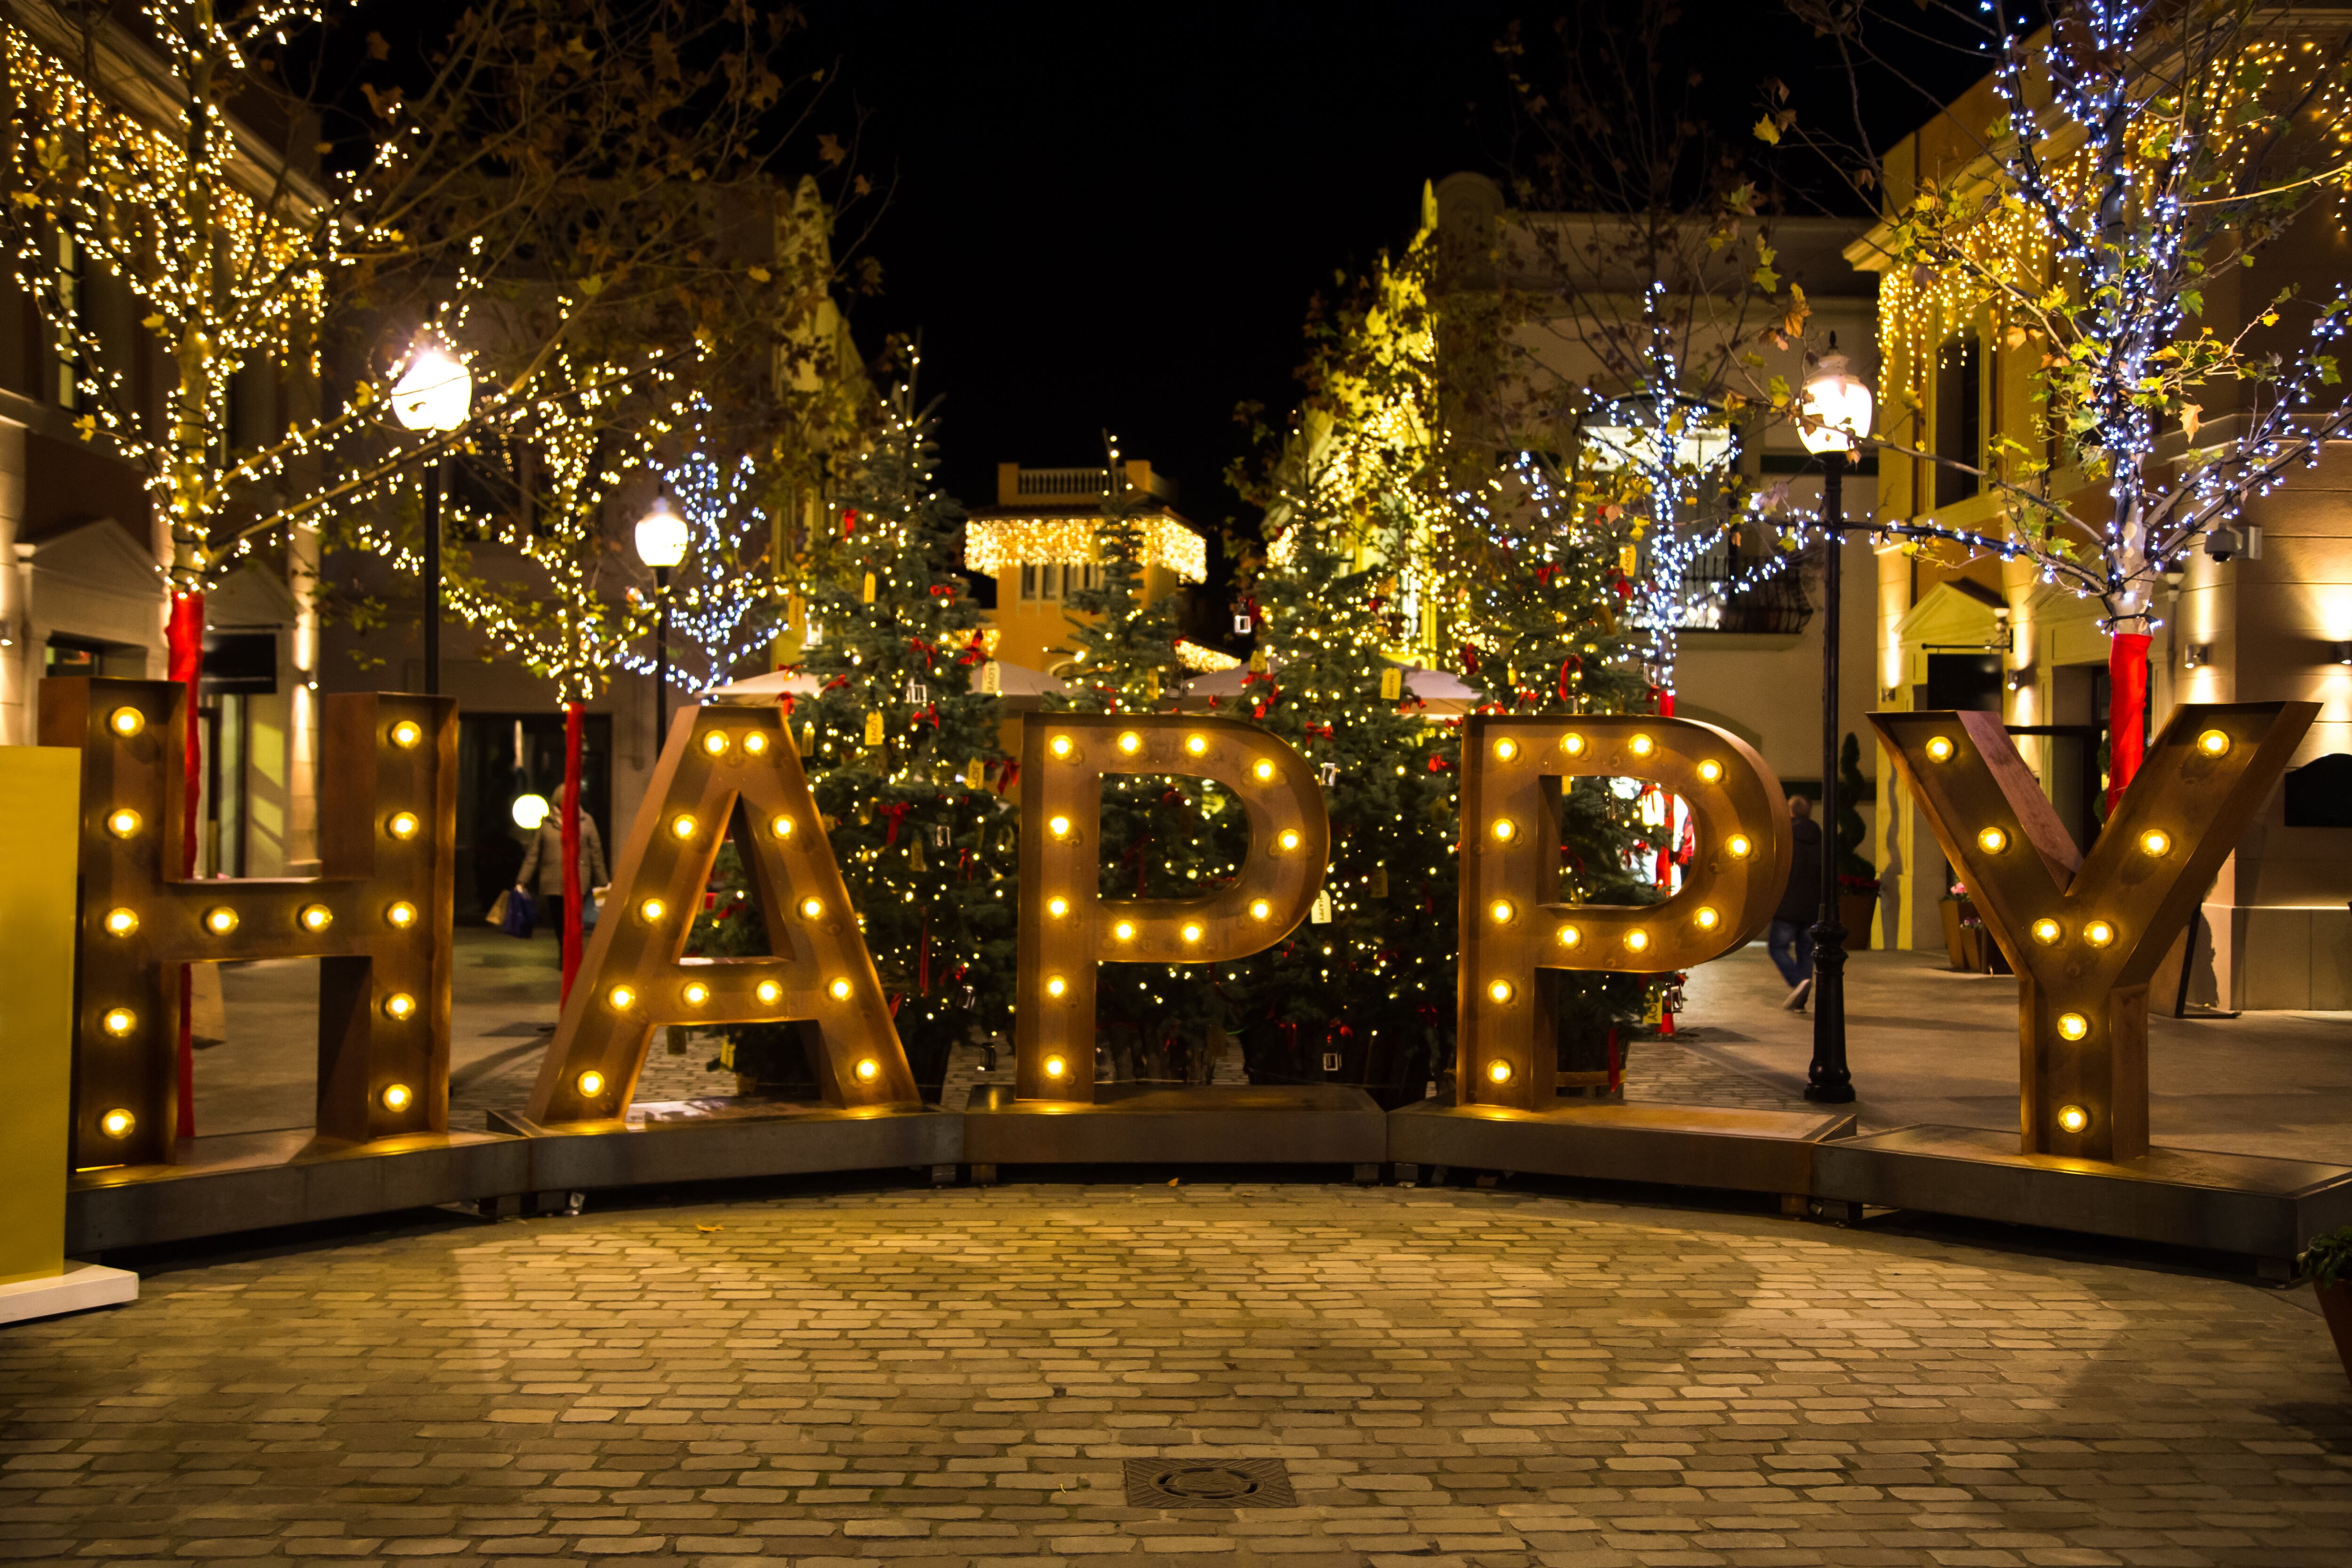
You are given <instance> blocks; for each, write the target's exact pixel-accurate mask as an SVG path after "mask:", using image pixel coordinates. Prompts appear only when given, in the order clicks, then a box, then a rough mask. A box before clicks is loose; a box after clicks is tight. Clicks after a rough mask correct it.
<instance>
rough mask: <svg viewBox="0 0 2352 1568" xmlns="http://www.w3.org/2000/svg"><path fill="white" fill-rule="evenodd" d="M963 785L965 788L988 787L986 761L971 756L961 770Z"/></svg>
mask: <svg viewBox="0 0 2352 1568" xmlns="http://www.w3.org/2000/svg"><path fill="white" fill-rule="evenodd" d="M963 787H964V788H966V789H986V788H987V787H988V764H987V763H985V762H983V761H982V760H981V759H980V758H978V757H974V758H972V760H971V764H970V765H969V766H967V767H966V768H965V769H964V770H963Z"/></svg>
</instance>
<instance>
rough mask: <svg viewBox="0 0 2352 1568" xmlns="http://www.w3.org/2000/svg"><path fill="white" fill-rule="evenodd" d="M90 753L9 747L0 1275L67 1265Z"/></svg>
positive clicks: (0, 923) (3, 765)
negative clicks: (78, 829)
mask: <svg viewBox="0 0 2352 1568" xmlns="http://www.w3.org/2000/svg"><path fill="white" fill-rule="evenodd" d="M80 795H81V753H80V752H78V751H74V750H72V749H71V748H69V747H64V746H0V867H5V868H6V874H5V876H0V1078H5V1081H6V1084H7V1092H6V1093H5V1094H0V1285H4V1284H7V1283H10V1282H11V1281H14V1280H18V1279H47V1278H49V1277H50V1276H52V1275H56V1274H58V1273H61V1272H63V1271H64V1268H65V1242H66V1134H67V1130H68V1127H69V1126H70V1124H71V1117H72V1097H73V1069H72V1030H73V956H74V954H73V948H74V873H75V846H76V843H77V840H78V836H77V834H76V833H75V830H74V821H75V815H76V813H77V811H78V810H79V803H80Z"/></svg>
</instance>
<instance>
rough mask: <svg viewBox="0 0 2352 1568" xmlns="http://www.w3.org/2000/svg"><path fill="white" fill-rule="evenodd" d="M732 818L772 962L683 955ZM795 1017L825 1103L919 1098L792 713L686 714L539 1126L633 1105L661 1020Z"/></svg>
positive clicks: (609, 909) (554, 1070) (609, 910)
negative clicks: (789, 721) (794, 734)
mask: <svg viewBox="0 0 2352 1568" xmlns="http://www.w3.org/2000/svg"><path fill="white" fill-rule="evenodd" d="M730 822H733V823H735V824H736V825H737V834H736V838H737V846H738V847H739V849H740V852H741V854H742V857H743V866H744V869H745V870H746V872H748V873H749V875H750V878H751V891H752V895H753V896H754V897H755V898H757V899H758V900H759V903H760V915H761V920H763V921H765V922H766V924H767V931H768V942H769V945H770V947H771V949H772V952H773V954H774V956H772V957H769V958H727V959H709V958H688V957H686V956H685V953H686V939H687V933H688V931H689V930H690V929H691V928H692V926H693V923H694V916H695V912H696V911H697V910H699V909H700V908H701V907H702V893H703V889H705V888H707V887H709V884H710V868H711V866H712V864H713V863H714V862H715V861H716V860H717V859H718V858H719V844H720V842H721V841H722V840H723V839H724V838H725V837H726V836H727V831H728V826H729V824H730ZM766 1023H794V1024H798V1025H799V1026H801V1034H802V1037H803V1040H804V1041H805V1042H806V1044H807V1046H808V1053H809V1065H810V1067H811V1068H813V1069H814V1071H815V1074H816V1078H817V1081H818V1083H819V1084H821V1085H822V1086H823V1088H824V1098H825V1100H826V1102H827V1103H828V1104H832V1105H836V1106H849V1107H856V1108H858V1109H873V1108H877V1107H881V1106H892V1105H908V1106H911V1105H914V1104H917V1103H918V1102H919V1096H918V1094H917V1092H916V1089H915V1078H914V1074H913V1073H912V1071H910V1070H909V1069H908V1066H907V1057H906V1053H905V1052H904V1051H903V1050H901V1049H900V1048H899V1045H898V1030H897V1029H895V1028H893V1027H892V1026H891V1023H890V1009H889V1008H888V1006H887V1005H886V1004H885V1002H884V1000H883V996H882V985H881V982H880V981H879V980H878V979H877V978H876V976H875V973H874V960H873V958H872V957H871V956H870V955H869V954H868V953H867V952H866V939H865V937H864V935H863V934H862V933H860V931H858V928H857V911H856V910H853V909H851V908H850V907H849V895H848V892H847V890H846V889H845V888H844V887H843V886H842V882H841V868H839V867H838V866H836V865H835V863H834V858H833V847H832V846H831V845H829V844H827V843H826V842H825V837H824V823H823V821H822V820H821V819H820V818H819V817H818V816H817V810H816V804H815V802H814V801H813V800H812V799H811V798H810V796H809V787H808V779H807V777H806V776H805V775H804V774H803V773H802V772H801V763H800V757H799V755H798V754H797V753H796V752H794V751H793V745H792V742H791V739H790V737H789V735H788V733H787V732H786V731H785V730H784V727H783V721H782V715H780V714H779V713H778V712H777V711H776V710H774V709H772V708H720V707H705V708H698V709H694V710H688V711H687V712H684V713H680V714H679V715H678V716H677V722H676V723H674V724H673V725H672V726H671V728H670V733H669V745H668V747H667V750H665V751H664V752H662V759H661V763H660V765H659V766H658V767H656V769H655V770H654V776H653V782H652V784H651V785H650V787H648V788H647V790H646V803H645V805H644V806H643V807H641V808H640V809H639V810H638V812H637V820H636V823H635V826H632V827H631V828H630V829H629V836H628V838H627V840H626V841H625V843H624V845H623V846H622V849H621V857H620V862H619V864H618V865H617V866H616V867H615V868H614V878H613V890H612V892H611V894H610V895H609V896H608V897H607V899H606V900H605V904H604V915H603V917H602V918H601V919H599V920H598V921H597V922H596V935H595V938H594V940H593V941H592V942H590V943H589V944H588V953H587V959H586V962H585V963H583V964H582V965H581V968H580V975H579V979H578V980H577V981H576V982H575V983H574V984H573V985H572V995H571V997H570V999H569V1000H568V1001H566V1002H565V1003H564V1005H563V1016H562V1021H561V1022H560V1023H558V1024H557V1025H556V1026H555V1038H554V1039H553V1040H552V1041H551V1042H550V1043H549V1046H548V1051H547V1060H546V1063H545V1065H543V1066H542V1067H541V1068H540V1073H539V1085H538V1087H537V1088H536V1089H533V1090H532V1091H531V1097H530V1118H531V1120H532V1121H540V1122H581V1121H614V1120H616V1119H618V1118H619V1117H621V1116H622V1114H623V1113H624V1112H625V1110H626V1109H627V1107H628V1104H629V1097H630V1091H631V1090H632V1089H635V1086H636V1081H637V1074H638V1073H639V1072H640V1071H642V1070H643V1069H644V1068H645V1064H646V1046H647V1045H648V1044H649V1043H650V1042H651V1040H652V1038H653V1028H654V1026H655V1025H656V1024H701V1025H716V1024H766Z"/></svg>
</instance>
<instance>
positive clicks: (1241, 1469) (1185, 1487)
mask: <svg viewBox="0 0 2352 1568" xmlns="http://www.w3.org/2000/svg"><path fill="white" fill-rule="evenodd" d="M1127 1505H1128V1507H1129V1508H1297V1506H1298V1499H1297V1496H1296V1495H1294V1494H1293V1493H1292V1491H1291V1489H1290V1476H1289V1474H1288V1473H1287V1472H1286V1471H1285V1470H1284V1469H1283V1468H1282V1461H1281V1460H1280V1459H1219V1460H1216V1461H1215V1462H1213V1463H1211V1464H1179V1463H1177V1462H1175V1461H1174V1460H1171V1459H1129V1460H1128V1461H1127Z"/></svg>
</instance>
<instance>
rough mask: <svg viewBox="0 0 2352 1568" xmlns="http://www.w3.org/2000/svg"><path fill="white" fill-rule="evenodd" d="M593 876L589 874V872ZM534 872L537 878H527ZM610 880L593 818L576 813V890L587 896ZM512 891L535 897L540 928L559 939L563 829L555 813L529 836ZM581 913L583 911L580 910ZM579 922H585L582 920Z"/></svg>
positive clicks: (560, 928)
mask: <svg viewBox="0 0 2352 1568" xmlns="http://www.w3.org/2000/svg"><path fill="white" fill-rule="evenodd" d="M592 870H593V872H594V875H593V876H592V875H590V872H591V871H592ZM534 872H536V873H537V874H538V877H539V880H538V882H537V883H536V884H534V883H533V882H532V881H531V876H532V873H534ZM611 880H612V877H611V876H610V875H609V874H608V873H607V872H606V871H605V869H604V839H603V838H602V837H599V836H598V834H597V832H596V819H595V818H594V817H593V816H589V815H588V814H587V813H586V812H584V811H583V812H582V813H581V814H580V893H581V896H582V897H583V898H591V897H593V895H592V894H591V893H590V891H589V889H592V888H601V887H603V886H604V884H605V883H607V882H609V881H611ZM515 890H516V891H518V892H521V893H530V894H531V895H532V896H534V897H535V898H536V899H537V900H538V903H539V907H538V910H536V914H537V916H538V920H539V926H540V929H541V930H542V931H553V932H554V933H555V935H556V940H557V941H559V942H561V941H562V938H563V828H562V825H561V824H560V823H559V822H558V821H557V820H556V816H555V813H553V812H549V813H548V814H547V815H546V816H544V817H541V819H540V824H539V831H538V832H536V833H534V834H532V835H531V839H530V850H529V851H528V852H527V853H525V854H524V856H523V858H522V869H521V870H520V871H518V872H516V873H515ZM584 913H585V911H584V910H583V914H584ZM582 923H583V926H584V925H585V924H586V923H587V922H586V921H584V920H583V922H582Z"/></svg>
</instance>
